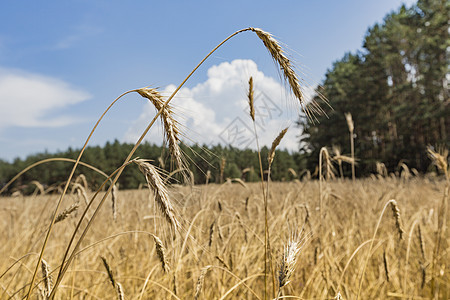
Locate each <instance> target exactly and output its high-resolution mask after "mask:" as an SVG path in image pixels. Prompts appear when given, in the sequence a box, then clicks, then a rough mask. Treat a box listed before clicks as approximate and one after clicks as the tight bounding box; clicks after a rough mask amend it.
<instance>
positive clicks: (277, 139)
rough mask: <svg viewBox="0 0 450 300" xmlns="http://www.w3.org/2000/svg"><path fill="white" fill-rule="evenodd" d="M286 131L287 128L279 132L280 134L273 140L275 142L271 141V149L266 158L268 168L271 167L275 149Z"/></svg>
mask: <svg viewBox="0 0 450 300" xmlns="http://www.w3.org/2000/svg"><path fill="white" fill-rule="evenodd" d="M288 129H289V127H286V128H285V129H283V130H281V132H280V133H279V134H278V136H277V137H276V138H275V140H273V142H272V147H270V151H269V155H268V156H267V160H268V162H269V166H270V165H272V162H273V159H274V157H275V149H276V148H277V147H278V145H279V144H280V142H281V139H282V138H283V137H284V135H285V134H286V132H287V131H288Z"/></svg>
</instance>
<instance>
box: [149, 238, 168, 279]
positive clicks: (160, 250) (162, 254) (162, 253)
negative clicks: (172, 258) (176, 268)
mask: <svg viewBox="0 0 450 300" xmlns="http://www.w3.org/2000/svg"><path fill="white" fill-rule="evenodd" d="M153 240H154V241H155V247H156V254H157V255H158V258H159V261H160V262H161V267H162V269H163V271H164V273H168V272H169V270H170V268H169V263H168V262H167V257H166V248H165V247H164V245H163V243H162V241H161V239H160V238H159V237H157V236H156V235H153Z"/></svg>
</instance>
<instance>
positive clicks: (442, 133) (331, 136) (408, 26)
mask: <svg viewBox="0 0 450 300" xmlns="http://www.w3.org/2000/svg"><path fill="white" fill-rule="evenodd" d="M449 15H450V4H449V2H448V1H445V0H419V1H418V2H417V3H416V4H415V5H413V6H411V7H409V8H407V7H405V6H401V7H400V8H399V9H398V10H397V11H395V12H391V13H389V14H388V15H387V16H386V17H385V18H384V20H383V22H382V23H380V24H376V25H374V26H372V27H371V28H369V29H368V31H367V34H366V36H365V37H364V42H363V49H362V50H360V51H358V52H357V53H347V54H345V55H344V57H343V58H342V59H340V60H339V61H336V62H335V63H334V64H333V66H332V68H331V69H330V70H328V72H327V73H326V77H325V80H324V81H323V83H322V86H323V89H321V93H322V94H323V95H324V96H325V97H326V98H328V99H329V101H330V104H331V106H332V109H331V110H327V114H328V116H327V117H319V118H318V121H319V122H315V123H311V122H309V121H308V120H306V119H300V120H299V124H300V125H301V127H302V133H303V134H302V138H301V149H300V152H301V153H303V154H304V155H305V156H306V157H307V158H308V159H307V160H308V163H307V165H308V167H309V168H313V167H314V166H315V165H316V164H317V162H316V161H317V157H318V155H319V151H320V148H321V147H323V146H327V147H330V148H331V147H333V146H335V147H339V148H340V149H341V153H345V154H349V153H350V140H349V139H350V137H349V130H348V126H347V122H346V118H345V114H346V113H351V115H352V117H353V121H354V138H355V154H356V157H357V158H358V159H359V165H358V167H357V174H358V175H359V176H361V175H363V176H364V175H367V174H369V173H371V172H373V171H374V170H375V164H376V162H383V163H384V164H385V165H386V167H387V169H388V170H390V171H393V170H394V169H395V168H396V167H397V166H398V164H399V163H401V162H404V163H406V164H407V165H408V166H410V167H414V168H416V169H417V170H419V171H421V172H425V171H426V170H427V168H428V166H429V160H428V158H427V156H426V147H427V146H428V145H431V146H434V147H437V148H438V147H444V148H447V149H448V148H449V146H450V139H449V128H450V118H449V116H450V106H449V104H450V94H449V89H448V87H449V80H450V78H449V55H448V54H449V53H448V49H450V48H449V47H450V39H449V27H448V16H449ZM316 100H319V99H318V97H316ZM346 172H347V173H348V172H349V170H348V168H346Z"/></svg>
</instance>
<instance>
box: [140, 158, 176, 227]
mask: <svg viewBox="0 0 450 300" xmlns="http://www.w3.org/2000/svg"><path fill="white" fill-rule="evenodd" d="M134 162H135V163H136V164H137V165H138V167H139V170H140V171H141V172H142V173H143V174H144V176H145V179H146V180H147V184H148V187H149V188H150V190H152V191H153V193H154V195H155V201H156V204H157V206H158V207H159V210H160V211H161V213H162V214H163V216H164V217H165V219H166V220H167V222H169V224H170V225H171V226H172V227H173V229H174V230H175V231H177V230H178V229H179V228H180V223H179V221H178V219H177V217H176V214H175V210H174V208H173V206H172V203H171V202H170V198H169V192H168V191H167V188H166V186H165V184H164V181H163V180H162V178H161V176H160V175H159V173H158V171H157V170H156V168H155V167H154V166H153V165H152V164H150V163H149V162H147V161H145V160H143V159H136V160H134Z"/></svg>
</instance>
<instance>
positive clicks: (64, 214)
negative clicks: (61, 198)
mask: <svg viewBox="0 0 450 300" xmlns="http://www.w3.org/2000/svg"><path fill="white" fill-rule="evenodd" d="M79 207H80V205H79V204H78V203H74V204H72V205H71V206H69V207H68V208H66V209H65V210H63V211H62V212H60V213H59V215H58V216H56V218H55V223H54V224H56V223H58V222H61V221H63V220H64V219H66V218H67V217H68V216H69V215H70V214H71V213H73V212H74V211H76V210H77V209H78V208H79Z"/></svg>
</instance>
